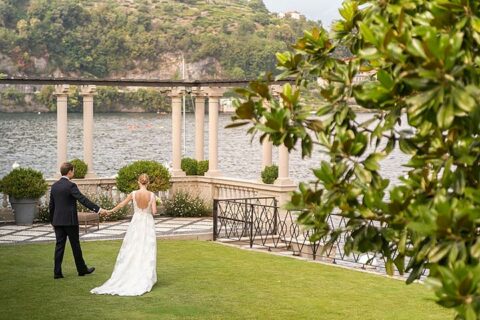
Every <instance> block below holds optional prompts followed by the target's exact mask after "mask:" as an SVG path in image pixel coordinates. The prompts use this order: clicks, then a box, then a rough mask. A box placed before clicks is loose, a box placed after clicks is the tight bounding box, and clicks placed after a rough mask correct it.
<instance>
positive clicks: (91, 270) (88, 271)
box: [78, 267, 95, 277]
mask: <svg viewBox="0 0 480 320" xmlns="http://www.w3.org/2000/svg"><path fill="white" fill-rule="evenodd" d="M93 271H95V268H94V267H91V268H87V270H85V272H79V273H78V275H79V276H80V277H83V276H84V275H86V274H90V273H92V272H93Z"/></svg>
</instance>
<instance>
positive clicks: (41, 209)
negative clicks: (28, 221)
mask: <svg viewBox="0 0 480 320" xmlns="http://www.w3.org/2000/svg"><path fill="white" fill-rule="evenodd" d="M37 219H38V221H40V222H50V208H49V207H48V204H41V205H39V206H38V216H37Z"/></svg>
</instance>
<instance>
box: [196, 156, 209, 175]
mask: <svg viewBox="0 0 480 320" xmlns="http://www.w3.org/2000/svg"><path fill="white" fill-rule="evenodd" d="M207 171H208V160H202V161H198V164H197V175H198V176H204V175H205V172H207Z"/></svg>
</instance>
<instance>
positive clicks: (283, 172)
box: [275, 144, 293, 185]
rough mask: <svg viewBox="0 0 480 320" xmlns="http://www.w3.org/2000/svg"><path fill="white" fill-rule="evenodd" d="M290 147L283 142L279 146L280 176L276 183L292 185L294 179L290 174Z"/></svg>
mask: <svg viewBox="0 0 480 320" xmlns="http://www.w3.org/2000/svg"><path fill="white" fill-rule="evenodd" d="M289 156H290V155H289V154H288V148H287V147H285V146H284V145H283V144H282V145H280V146H279V147H278V162H279V164H278V178H277V180H275V184H276V185H291V184H293V181H292V180H291V179H290V176H289V174H288V166H289Z"/></svg>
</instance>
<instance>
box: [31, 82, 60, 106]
mask: <svg viewBox="0 0 480 320" xmlns="http://www.w3.org/2000/svg"><path fill="white" fill-rule="evenodd" d="M54 91H55V88H54V87H53V86H42V88H41V89H40V91H39V92H38V93H37V94H36V95H35V96H34V100H35V101H37V102H39V103H41V104H43V105H44V106H46V107H47V108H48V109H49V110H50V111H56V110H57V104H56V100H55V96H54V94H53V93H54Z"/></svg>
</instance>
